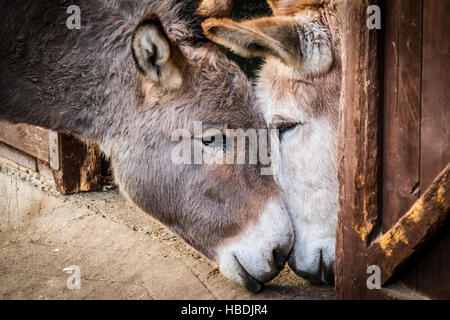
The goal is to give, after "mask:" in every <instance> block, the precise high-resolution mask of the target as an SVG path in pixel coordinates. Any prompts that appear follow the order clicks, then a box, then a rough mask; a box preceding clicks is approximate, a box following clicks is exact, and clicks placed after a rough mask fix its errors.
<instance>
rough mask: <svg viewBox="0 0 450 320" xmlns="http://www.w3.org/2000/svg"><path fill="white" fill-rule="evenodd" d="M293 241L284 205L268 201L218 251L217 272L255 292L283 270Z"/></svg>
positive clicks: (292, 233) (289, 221) (291, 229)
mask: <svg viewBox="0 0 450 320" xmlns="http://www.w3.org/2000/svg"><path fill="white" fill-rule="evenodd" d="M293 242H294V232H293V228H292V224H291V220H290V218H289V215H288V213H287V211H286V209H285V208H284V205H283V204H282V203H281V202H279V201H270V202H269V203H268V204H267V205H266V207H265V209H264V211H263V212H262V213H261V215H260V216H259V219H258V220H257V221H256V222H255V223H253V224H251V225H249V226H248V227H247V228H246V229H245V230H244V231H243V232H241V233H240V234H239V235H237V236H235V237H233V238H230V239H227V241H226V242H225V243H224V244H222V245H221V246H220V247H218V248H217V250H216V253H217V258H218V263H219V268H220V271H221V272H222V274H223V275H224V276H226V277H227V278H229V279H230V280H232V281H234V282H236V283H238V284H240V285H242V286H244V287H245V288H247V289H248V290H250V291H252V292H258V291H260V290H261V289H262V285H263V283H265V282H269V281H270V280H272V279H273V278H274V277H275V276H276V275H277V274H278V273H279V272H280V271H281V269H282V268H283V267H284V265H285V262H286V260H287V257H288V256H289V254H290V251H291V249H292V246H293Z"/></svg>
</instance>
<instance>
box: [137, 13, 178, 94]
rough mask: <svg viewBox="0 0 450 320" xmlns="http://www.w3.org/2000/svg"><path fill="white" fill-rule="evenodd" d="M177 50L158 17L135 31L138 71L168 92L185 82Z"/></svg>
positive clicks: (148, 20) (146, 21)
mask: <svg viewBox="0 0 450 320" xmlns="http://www.w3.org/2000/svg"><path fill="white" fill-rule="evenodd" d="M176 50H177V47H176V46H175V45H174V44H173V43H172V41H171V40H170V39H169V37H168V36H167V34H166V32H165V30H164V28H163V26H162V24H161V22H160V20H159V19H158V18H157V17H156V16H152V17H150V18H148V19H146V20H145V21H144V22H142V23H140V24H139V26H138V27H137V28H136V30H135V31H134V34H133V40H132V51H133V57H134V60H135V62H136V66H137V68H138V70H139V71H140V72H141V73H143V74H144V75H146V76H147V78H148V79H150V80H151V81H152V82H154V83H155V84H157V85H159V86H161V87H162V88H164V89H166V90H174V89H178V88H179V87H180V86H181V84H182V82H183V79H182V75H181V72H180V66H179V65H180V63H179V62H178V63H177V58H176V57H177V56H178V54H177V52H176Z"/></svg>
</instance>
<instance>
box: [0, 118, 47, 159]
mask: <svg viewBox="0 0 450 320" xmlns="http://www.w3.org/2000/svg"><path fill="white" fill-rule="evenodd" d="M48 134H49V130H46V129H42V128H39V127H34V126H30V125H26V124H16V125H14V124H11V123H8V122H4V121H0V141H1V142H3V143H5V144H7V145H9V146H12V147H14V148H16V149H18V150H20V151H23V152H25V153H26V154H29V155H31V156H33V157H35V158H37V159H39V160H42V161H46V162H48V161H49V157H50V155H49V140H48Z"/></svg>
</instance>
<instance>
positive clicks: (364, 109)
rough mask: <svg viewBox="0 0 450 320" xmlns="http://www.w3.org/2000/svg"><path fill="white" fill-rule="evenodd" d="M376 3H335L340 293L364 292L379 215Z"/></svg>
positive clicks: (357, 295) (344, 295)
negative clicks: (372, 24) (372, 21)
mask: <svg viewBox="0 0 450 320" xmlns="http://www.w3.org/2000/svg"><path fill="white" fill-rule="evenodd" d="M377 3H378V1H372V0H363V1H361V0H343V1H341V2H340V3H339V11H340V12H339V19H340V22H341V39H342V46H343V49H342V50H343V52H342V62H343V72H342V73H343V83H342V87H343V88H342V97H341V103H340V126H339V127H340V129H339V160H338V161H339V162H338V164H339V185H340V188H339V189H340V190H339V215H338V226H337V237H336V265H335V273H336V293H337V297H338V299H364V298H366V293H367V287H366V280H367V265H366V249H367V245H368V242H369V240H370V236H371V233H372V232H373V230H374V227H375V225H376V222H377V220H378V216H379V171H380V167H379V164H380V161H379V160H380V144H381V143H380V110H381V98H380V92H381V90H380V78H381V76H380V74H379V73H380V68H379V65H380V60H379V54H378V49H379V47H378V43H379V41H378V37H379V32H377V30H369V29H368V28H367V17H368V15H367V8H368V6H369V5H374V4H377Z"/></svg>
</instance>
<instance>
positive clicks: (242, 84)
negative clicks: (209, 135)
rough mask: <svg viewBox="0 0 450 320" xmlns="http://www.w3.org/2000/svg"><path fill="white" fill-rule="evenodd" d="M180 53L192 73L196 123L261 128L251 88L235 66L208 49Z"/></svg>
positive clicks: (186, 50)
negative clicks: (184, 55) (189, 63)
mask: <svg viewBox="0 0 450 320" xmlns="http://www.w3.org/2000/svg"><path fill="white" fill-rule="evenodd" d="M183 51H184V52H185V54H186V55H187V57H188V59H189V60H190V62H191V64H192V67H193V69H194V71H193V74H192V75H191V77H192V81H193V83H192V91H191V94H192V95H193V96H194V100H195V101H196V103H195V104H194V105H192V108H194V110H193V114H194V116H195V118H196V119H202V120H203V121H204V122H205V123H208V124H211V125H214V124H216V125H218V126H220V125H221V124H226V125H227V126H228V127H237V128H250V127H252V128H254V127H258V128H260V127H261V126H264V119H263V117H262V114H261V112H260V108H259V107H258V105H257V102H256V95H255V90H254V87H253V86H252V83H251V82H250V80H249V79H248V78H247V76H246V75H245V74H244V73H243V71H242V70H241V69H240V68H239V67H238V66H237V64H236V63H234V62H233V61H231V60H230V59H228V58H227V57H226V56H225V55H224V54H223V53H221V52H219V51H218V50H217V49H216V48H215V47H214V46H210V45H207V46H203V47H200V48H196V49H193V48H192V47H190V48H186V49H184V50H183Z"/></svg>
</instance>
